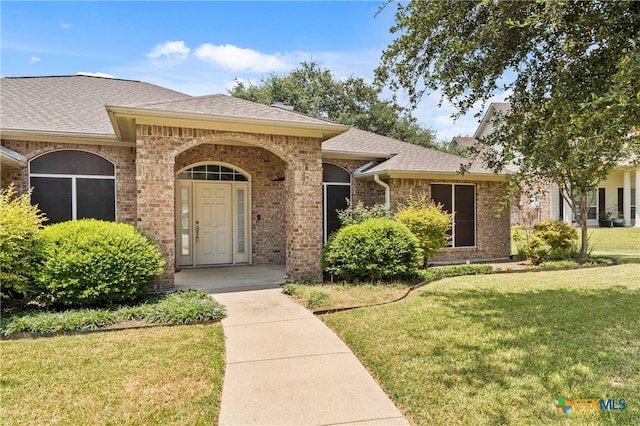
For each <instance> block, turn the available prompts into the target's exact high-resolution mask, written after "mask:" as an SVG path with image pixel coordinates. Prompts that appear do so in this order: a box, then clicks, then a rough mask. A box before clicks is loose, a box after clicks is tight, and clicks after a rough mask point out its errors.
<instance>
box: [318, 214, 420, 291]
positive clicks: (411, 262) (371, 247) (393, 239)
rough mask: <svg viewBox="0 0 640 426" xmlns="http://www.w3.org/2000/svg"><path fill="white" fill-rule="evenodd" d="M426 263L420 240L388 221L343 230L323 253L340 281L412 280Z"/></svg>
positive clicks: (329, 270) (367, 222)
mask: <svg viewBox="0 0 640 426" xmlns="http://www.w3.org/2000/svg"><path fill="white" fill-rule="evenodd" d="M421 262H422V250H421V249H420V247H419V242H418V239H417V238H416V236H415V235H413V233H411V231H410V230H409V228H407V227H406V226H405V225H403V224H401V223H399V222H396V221H394V220H391V219H386V218H375V219H367V220H365V221H363V222H360V223H356V224H353V225H348V226H345V227H343V228H340V229H339V230H338V231H337V232H336V233H334V234H333V236H332V237H331V238H330V239H329V241H328V242H327V244H326V245H325V247H324V250H323V256H322V267H323V269H324V271H325V272H327V273H329V274H331V275H333V276H334V277H335V278H337V279H340V280H349V281H372V280H374V281H375V280H380V281H389V280H394V279H401V278H405V277H409V276H411V275H413V274H415V272H416V271H417V269H418V267H419V266H420V264H421Z"/></svg>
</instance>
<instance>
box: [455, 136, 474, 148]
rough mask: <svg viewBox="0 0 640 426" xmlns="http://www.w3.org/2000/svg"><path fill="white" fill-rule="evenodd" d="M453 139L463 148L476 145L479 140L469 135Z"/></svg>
mask: <svg viewBox="0 0 640 426" xmlns="http://www.w3.org/2000/svg"><path fill="white" fill-rule="evenodd" d="M453 141H454V142H455V143H457V144H458V146H460V147H461V148H469V147H472V146H474V145H475V144H476V143H477V142H478V139H476V138H474V137H468V136H456V137H454V138H453Z"/></svg>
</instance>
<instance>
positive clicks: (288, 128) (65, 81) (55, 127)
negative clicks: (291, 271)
mask: <svg viewBox="0 0 640 426" xmlns="http://www.w3.org/2000/svg"><path fill="white" fill-rule="evenodd" d="M0 82H1V85H0V90H1V94H2V98H1V102H0V107H1V110H0V128H1V129H2V130H3V132H5V133H6V134H11V131H14V133H16V134H17V133H19V132H21V131H23V132H26V133H29V132H33V133H36V132H48V133H47V134H57V133H58V132H59V133H64V134H66V135H71V137H72V138H77V137H83V138H86V137H95V138H109V139H110V140H113V141H131V140H133V141H135V132H136V130H135V125H136V123H138V124H149V123H162V124H164V123H169V124H167V125H190V124H191V125H198V126H205V127H202V128H219V129H226V130H239V131H245V132H269V131H273V132H280V133H279V134H291V135H314V137H315V136H318V135H320V136H321V137H322V138H323V139H327V140H325V141H324V142H323V145H322V150H323V155H325V156H329V157H343V158H354V159H372V160H376V161H375V163H371V164H370V165H369V169H367V170H361V173H360V175H361V176H367V175H372V174H385V173H386V174H390V173H396V174H397V173H419V174H424V173H447V174H455V173H457V172H458V170H459V169H460V166H461V164H466V162H467V161H468V160H467V159H465V158H462V157H458V156H455V155H452V154H447V153H444V152H440V151H436V150H433V149H429V148H425V147H421V146H417V145H413V144H410V143H406V142H402V141H400V140H397V139H393V138H389V137H386V136H381V135H377V134H375V133H371V132H366V131H363V130H358V129H355V128H350V129H349V128H348V127H347V126H343V125H339V124H335V123H331V122H329V121H326V120H321V119H318V118H314V117H311V116H308V115H306V114H301V113H298V112H295V111H292V110H290V109H286V108H281V107H277V106H267V105H262V104H258V103H255V102H250V101H246V100H243V99H239V98H235V97H232V96H228V95H222V94H217V95H208V96H190V95H187V94H184V93H180V92H176V91H173V90H169V89H166V88H163V87H160V86H156V85H153V84H149V83H144V82H140V81H134V80H121V79H114V78H103V77H92V76H84V75H76V76H57V77H55V76H52V77H15V78H12V77H5V78H2V79H0ZM206 126H211V127H206ZM7 131H9V132H7ZM5 154H7V155H4V156H3V158H4V157H6V158H7V159H8V158H9V156H8V153H5ZM7 161H8V160H7ZM470 172H471V173H480V174H490V173H491V172H490V171H489V170H486V169H484V168H482V167H480V166H478V165H473V166H472V167H471V169H470Z"/></svg>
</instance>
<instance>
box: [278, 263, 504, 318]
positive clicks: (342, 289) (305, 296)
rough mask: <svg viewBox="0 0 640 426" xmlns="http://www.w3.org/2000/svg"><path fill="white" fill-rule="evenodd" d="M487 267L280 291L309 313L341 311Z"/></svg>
mask: <svg viewBox="0 0 640 426" xmlns="http://www.w3.org/2000/svg"><path fill="white" fill-rule="evenodd" d="M492 269H493V268H492V267H491V266H489V265H453V266H442V267H437V268H429V269H423V270H420V271H418V273H417V274H416V276H415V277H414V278H413V279H412V280H411V281H407V282H393V283H384V282H380V283H377V282H374V283H358V284H350V283H344V282H343V283H324V284H308V283H287V284H285V285H284V286H283V287H282V292H283V293H284V294H287V295H289V296H291V297H292V298H293V299H294V300H296V301H297V302H298V303H300V304H302V305H305V306H306V307H307V308H308V309H310V310H312V311H316V312H318V311H326V310H329V309H343V308H351V307H358V306H370V305H377V304H381V303H389V302H393V301H395V300H398V299H399V298H401V297H403V296H404V295H405V294H406V293H407V291H408V290H409V287H410V286H412V285H416V284H420V283H424V282H430V281H434V280H437V279H440V278H443V277H454V276H460V275H477V274H487V273H490V272H491V271H492Z"/></svg>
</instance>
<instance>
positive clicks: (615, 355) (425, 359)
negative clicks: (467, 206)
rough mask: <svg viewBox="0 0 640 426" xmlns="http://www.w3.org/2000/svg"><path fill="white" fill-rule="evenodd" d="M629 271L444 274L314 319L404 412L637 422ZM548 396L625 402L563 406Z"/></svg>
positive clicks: (493, 419)
mask: <svg viewBox="0 0 640 426" xmlns="http://www.w3.org/2000/svg"><path fill="white" fill-rule="evenodd" d="M595 271H601V272H595ZM638 276H640V265H637V264H625V265H619V266H612V267H607V268H604V269H601V270H598V269H596V270H594V269H575V270H567V271H548V272H547V271H545V272H528V273H520V274H492V275H481V276H473V277H467V276H465V277H456V278H446V279H443V280H439V281H435V282H433V283H431V284H429V285H427V286H424V287H422V288H420V289H418V290H416V291H414V292H412V293H411V294H410V295H409V296H408V297H407V298H405V299H403V300H402V301H399V302H396V303H392V304H387V305H382V306H378V307H373V308H365V309H356V310H350V311H345V312H340V313H335V314H329V315H325V316H323V319H324V321H325V322H326V323H327V324H328V325H329V326H330V327H332V328H333V329H334V330H335V331H336V332H337V333H338V334H339V335H340V336H341V338H342V339H343V340H344V341H345V342H346V343H347V344H348V345H349V347H350V348H351V349H352V350H353V351H354V353H356V355H357V356H358V357H359V358H360V360H361V361H362V362H363V363H364V364H365V365H366V366H367V368H368V369H369V370H370V371H371V372H372V373H373V375H374V376H375V377H376V379H377V380H378V381H379V382H380V383H381V384H382V386H383V388H384V389H385V391H386V392H387V394H388V395H389V396H390V397H391V398H392V399H393V400H394V401H395V403H396V404H397V405H398V406H399V407H400V408H401V410H402V411H403V412H404V413H405V414H406V415H407V416H408V417H409V418H410V420H411V421H412V422H413V423H414V424H431V425H440V424H442V425H445V424H446V425H454V424H478V425H481V424H557V423H562V422H566V421H570V422H571V424H580V425H583V424H584V425H586V424H639V423H640V405H639V404H638V403H637V395H640V316H638V306H640V281H638V279H637V277H638ZM559 397H563V398H564V399H565V400H574V399H580V398H582V399H587V398H588V399H600V398H605V400H607V399H608V398H612V399H615V400H616V401H618V400H619V399H621V398H626V401H627V404H626V409H625V410H618V411H600V410H583V411H578V410H573V411H571V410H570V411H569V413H568V414H564V413H563V412H562V411H561V410H558V409H557V408H556V407H555V405H556V404H557V403H558V398H559ZM634 401H635V402H634ZM618 407H619V405H618Z"/></svg>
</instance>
